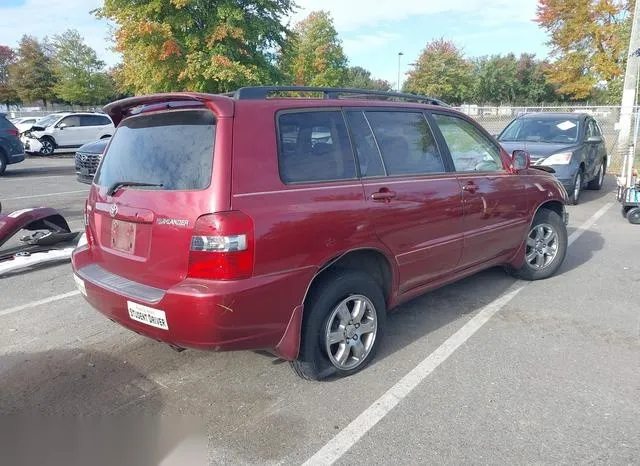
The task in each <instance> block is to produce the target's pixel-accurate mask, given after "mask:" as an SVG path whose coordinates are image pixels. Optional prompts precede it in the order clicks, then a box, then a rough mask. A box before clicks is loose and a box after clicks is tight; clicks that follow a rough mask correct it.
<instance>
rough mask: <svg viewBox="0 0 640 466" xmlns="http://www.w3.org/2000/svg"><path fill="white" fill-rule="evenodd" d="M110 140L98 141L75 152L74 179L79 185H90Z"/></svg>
mask: <svg viewBox="0 0 640 466" xmlns="http://www.w3.org/2000/svg"><path fill="white" fill-rule="evenodd" d="M109 140H110V138H105V139H100V140H99V141H95V142H90V143H88V144H85V145H84V146H81V147H80V148H79V149H78V151H77V152H76V157H75V159H76V177H77V179H78V181H80V182H81V183H87V184H91V183H92V182H93V175H95V174H96V170H97V169H98V165H100V161H101V160H102V154H103V153H104V150H105V149H106V147H107V144H109Z"/></svg>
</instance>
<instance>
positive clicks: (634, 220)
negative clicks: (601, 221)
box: [627, 207, 640, 225]
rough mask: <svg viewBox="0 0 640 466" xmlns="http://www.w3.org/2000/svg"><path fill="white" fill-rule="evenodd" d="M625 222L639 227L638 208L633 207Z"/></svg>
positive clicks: (639, 211)
mask: <svg viewBox="0 0 640 466" xmlns="http://www.w3.org/2000/svg"><path fill="white" fill-rule="evenodd" d="M627 220H629V223H633V224H634V225H640V207H634V208H633V209H631V210H630V211H629V213H628V214H627Z"/></svg>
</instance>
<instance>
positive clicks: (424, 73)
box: [404, 39, 473, 104]
mask: <svg viewBox="0 0 640 466" xmlns="http://www.w3.org/2000/svg"><path fill="white" fill-rule="evenodd" d="M472 72H473V65H472V64H471V63H470V62H469V60H467V59H466V58H465V57H464V55H463V53H462V50H460V49H459V48H458V47H456V46H455V44H454V43H453V42H450V41H447V40H445V39H437V40H434V41H432V42H430V43H429V44H427V46H426V47H425V48H424V50H423V51H422V53H421V54H420V57H418V60H417V62H416V63H415V64H414V65H413V69H412V70H411V71H409V73H408V77H407V80H406V82H405V85H404V89H405V90H406V91H408V92H412V93H415V94H426V95H429V96H432V97H436V98H439V99H442V100H444V101H446V102H448V103H451V104H460V103H462V102H464V101H465V100H466V99H467V98H469V97H470V96H471V95H472V92H473V78H472Z"/></svg>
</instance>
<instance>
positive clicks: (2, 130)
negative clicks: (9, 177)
mask: <svg viewBox="0 0 640 466" xmlns="http://www.w3.org/2000/svg"><path fill="white" fill-rule="evenodd" d="M18 135H19V133H18V128H16V127H15V125H14V124H13V123H11V122H10V121H9V120H8V119H7V117H6V116H5V115H4V114H3V113H0V176H1V175H4V172H5V171H6V169H7V165H12V164H14V163H19V162H22V161H23V160H24V147H23V146H22V143H21V142H20V138H19V137H18Z"/></svg>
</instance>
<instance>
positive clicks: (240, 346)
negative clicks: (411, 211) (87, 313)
mask: <svg viewBox="0 0 640 466" xmlns="http://www.w3.org/2000/svg"><path fill="white" fill-rule="evenodd" d="M72 265H73V271H74V274H75V275H76V276H77V277H79V278H80V279H81V280H82V281H83V283H84V288H85V290H84V291H86V295H85V298H86V300H87V301H88V302H89V303H90V304H91V305H92V306H93V307H94V308H95V309H97V310H98V311H99V312H101V313H102V314H104V315H105V316H107V317H108V318H109V319H111V320H112V321H114V322H116V323H118V324H120V325H122V326H123V327H126V328H128V329H130V330H132V331H134V332H136V333H138V334H141V335H144V336H147V337H149V338H152V339H154V340H157V341H160V342H164V343H168V344H170V345H172V346H177V347H180V348H194V349H205V350H219V351H227V350H252V349H275V348H277V347H278V345H279V343H280V342H281V340H283V336H284V334H285V331H286V330H287V327H288V326H289V323H290V321H291V320H292V317H293V315H294V310H295V309H296V307H299V305H300V303H301V302H302V300H303V299H304V293H305V292H306V287H307V285H308V283H309V281H310V279H311V277H312V276H313V270H309V269H304V270H298V271H293V272H285V273H281V274H275V275H269V276H266V277H265V276H263V277H254V278H251V279H248V280H239V281H233V282H232V281H229V282H214V281H204V280H190V279H186V280H184V281H183V282H181V283H178V284H177V285H175V286H173V287H171V288H169V289H168V290H160V289H157V288H151V287H147V286H145V285H141V284H138V283H135V282H133V281H131V280H127V279H124V278H122V277H119V276H117V275H114V274H111V273H110V272H107V271H106V270H104V269H101V268H100V267H99V266H97V265H95V264H91V263H90V252H89V250H88V249H87V248H83V249H78V250H76V251H75V252H74V254H73V258H72ZM96 267H97V269H96ZM98 269H99V271H101V273H103V275H102V276H100V274H98V275H96V273H95V272H96V270H98ZM128 302H133V303H137V304H142V305H143V306H147V307H151V308H153V309H157V310H161V311H163V312H164V313H165V315H166V321H167V326H168V330H164V329H161V328H156V327H152V326H150V325H147V324H143V323H140V322H138V321H135V320H132V319H131V317H130V316H129V311H128Z"/></svg>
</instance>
